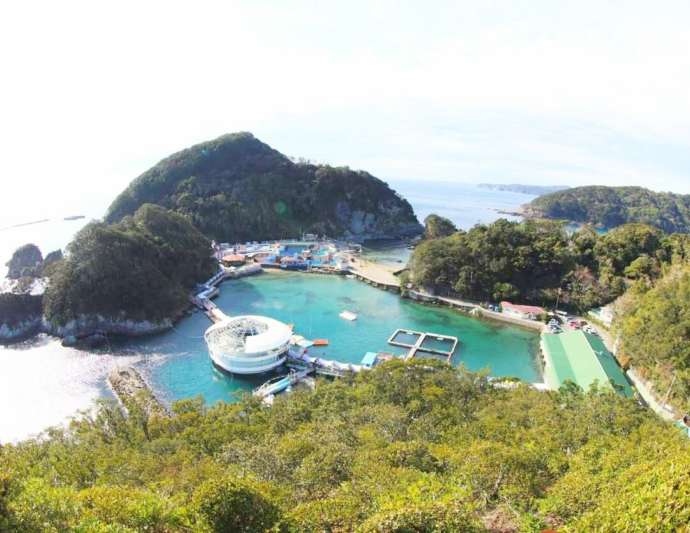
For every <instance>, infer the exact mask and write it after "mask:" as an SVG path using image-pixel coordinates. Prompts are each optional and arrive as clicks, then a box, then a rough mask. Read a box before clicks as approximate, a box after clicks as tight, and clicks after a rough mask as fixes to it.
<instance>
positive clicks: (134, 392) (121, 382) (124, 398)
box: [108, 366, 168, 416]
mask: <svg viewBox="0 0 690 533" xmlns="http://www.w3.org/2000/svg"><path fill="white" fill-rule="evenodd" d="M108 383H109V384H110V388H111V389H112V391H113V393H114V394H115V396H116V397H117V399H118V400H119V401H120V404H121V405H122V406H123V407H124V408H125V410H126V411H127V412H128V413H130V414H131V411H132V409H133V408H138V409H141V410H142V411H143V412H144V413H146V414H147V415H148V416H152V415H156V416H167V415H168V410H167V409H166V408H165V406H164V405H163V403H161V401H160V400H159V399H158V398H157V397H156V395H155V394H154V393H153V391H152V390H151V387H149V385H148V383H146V381H145V380H144V378H142V377H141V374H139V372H137V370H136V369H134V368H133V367H131V366H126V367H119V368H114V369H113V370H112V371H111V372H110V374H109V375H108Z"/></svg>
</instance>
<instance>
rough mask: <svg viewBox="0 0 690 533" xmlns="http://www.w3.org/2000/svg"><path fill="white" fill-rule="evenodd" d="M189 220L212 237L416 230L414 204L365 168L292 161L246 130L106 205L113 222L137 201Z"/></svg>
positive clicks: (166, 164) (189, 154) (371, 235)
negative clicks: (173, 212) (358, 168)
mask: <svg viewBox="0 0 690 533" xmlns="http://www.w3.org/2000/svg"><path fill="white" fill-rule="evenodd" d="M146 202H148V203H155V204H159V205H162V206H164V207H167V208H169V209H172V210H174V211H177V212H179V213H182V214H184V215H185V216H187V217H189V219H190V220H191V221H192V223H193V224H194V225H195V226H196V227H197V228H198V229H199V230H201V231H202V233H204V234H205V235H207V236H208V237H211V238H214V239H216V240H218V241H226V242H241V241H247V240H263V239H278V238H286V237H296V236H298V235H301V234H302V233H305V232H307V233H316V234H327V235H329V236H332V237H339V238H347V239H353V240H358V241H362V240H366V239H386V238H398V237H406V236H414V235H418V234H420V233H421V232H422V230H423V228H422V226H421V225H420V224H419V222H418V221H417V218H416V217H415V215H414V212H413V210H412V207H411V206H410V204H409V203H408V202H407V200H405V199H403V198H402V197H401V196H399V195H398V194H396V193H395V192H394V191H393V190H391V189H390V188H389V187H388V185H387V184H386V183H385V182H383V181H381V180H380V179H378V178H375V177H374V176H372V175H371V174H369V173H367V172H364V171H354V170H350V169H349V168H346V167H338V168H336V167H331V166H325V165H313V164H309V163H295V162H293V161H291V160H290V159H289V158H288V157H286V156H284V155H283V154H281V153H280V152H278V151H276V150H274V149H273V148H271V147H270V146H268V145H266V144H264V143H262V142H261V141H259V140H258V139H256V138H255V137H254V136H253V135H251V134H250V133H235V134H230V135H224V136H222V137H219V138H218V139H215V140H213V141H210V142H205V143H202V144H198V145H196V146H193V147H191V148H188V149H186V150H182V151H181V152H178V153H176V154H173V155H171V156H170V157H168V158H166V159H164V160H162V161H161V162H160V163H158V164H157V165H156V166H154V167H153V168H151V169H149V170H148V171H146V172H145V173H144V174H142V175H141V176H139V177H138V178H137V179H136V180H134V181H133V182H132V183H131V185H130V186H129V187H128V188H127V189H126V190H125V191H124V192H122V194H120V195H119V196H118V197H117V199H116V200H115V201H114V202H113V203H112V205H111V206H110V209H109V210H108V214H107V216H106V220H107V221H109V222H116V221H118V220H121V219H122V218H123V217H124V216H127V215H130V214H132V213H133V212H134V211H136V209H137V208H138V207H139V206H141V205H142V204H143V203H146Z"/></svg>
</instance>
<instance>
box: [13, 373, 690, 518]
mask: <svg viewBox="0 0 690 533" xmlns="http://www.w3.org/2000/svg"><path fill="white" fill-rule="evenodd" d="M173 411H174V414H173V415H172V416H171V417H169V418H161V417H156V418H152V419H151V420H150V421H149V424H148V425H147V427H146V431H144V428H143V426H142V424H141V420H138V419H136V418H132V417H130V418H126V417H123V416H122V415H121V414H120V412H119V409H118V408H117V406H116V405H113V404H111V403H104V404H102V405H101V406H100V408H99V410H98V411H97V412H94V413H89V414H85V415H83V417H82V418H81V419H80V420H78V421H76V422H74V423H73V424H72V426H71V427H70V428H69V429H68V430H56V431H53V432H52V433H51V434H50V435H47V436H46V437H45V438H43V439H40V440H35V441H27V442H24V443H20V444H18V445H16V446H13V445H5V446H3V447H0V524H1V525H2V526H3V527H8V525H9V529H10V530H14V531H32V530H36V529H37V528H38V530H47V531H63V530H67V531H69V530H80V529H79V528H81V530H84V531H92V530H95V531H101V530H103V531H142V530H146V531H161V532H162V531H166V532H169V531H199V530H201V531H204V530H211V531H266V530H268V529H270V528H273V531H289V532H298V531H299V532H302V531H313V532H320V531H334V532H345V531H366V532H370V531H399V532H407V531H415V532H418V531H448V532H450V531H483V530H484V528H485V524H486V523H495V522H496V520H497V517H498V519H500V521H501V523H503V525H504V526H505V527H507V528H513V529H517V528H518V527H526V528H527V530H540V529H547V528H548V527H555V528H557V529H558V530H561V529H566V530H567V529H568V528H570V529H572V530H579V531H583V530H592V529H594V530H602V531H610V530H619V531H620V530H626V529H634V528H635V527H637V528H638V529H640V530H644V531H659V530H668V529H670V526H669V527H667V524H671V525H675V526H677V527H682V524H683V522H682V520H685V519H687V516H686V514H687V513H686V510H687V505H686V504H687V501H686V498H687V492H688V490H690V479H689V478H688V474H687V473H688V464H687V457H688V456H690V455H689V454H688V452H689V451H690V448H688V446H689V445H688V441H687V439H685V438H684V437H682V436H681V434H680V432H678V431H677V430H676V429H675V428H673V427H670V426H668V425H666V424H664V423H663V422H661V421H659V420H657V419H656V418H654V417H653V415H652V414H651V413H650V412H648V411H646V410H645V409H643V408H641V407H640V406H639V405H637V404H636V403H635V402H633V401H632V400H629V399H625V398H623V397H620V396H618V395H616V394H612V393H608V392H604V391H596V390H593V391H590V392H588V393H584V392H583V391H581V390H578V389H577V388H576V387H569V388H565V389H562V390H561V391H559V392H549V393H543V392H537V391H534V390H532V389H529V388H528V387H526V386H517V387H516V388H515V389H512V390H504V389H497V388H493V387H492V386H490V384H489V382H488V381H487V379H486V378H485V377H482V376H480V375H476V374H470V373H467V372H465V371H463V370H457V369H452V368H450V367H447V366H445V365H442V364H440V363H437V362H431V361H421V360H420V361H412V362H410V363H405V362H402V361H392V362H390V363H387V364H385V365H382V366H381V367H378V368H376V369H375V370H373V371H371V372H368V373H364V374H362V375H359V376H357V377H356V378H354V380H353V382H348V381H336V382H327V381H320V382H319V384H318V386H317V387H316V390H314V391H296V392H293V393H292V394H290V395H289V396H286V397H279V398H277V399H276V401H275V402H274V404H273V407H271V408H268V407H265V406H263V405H262V404H261V403H260V402H259V401H258V400H256V399H255V398H252V397H246V398H244V399H243V400H242V401H240V402H239V403H237V404H226V403H219V404H217V405H215V406H213V407H205V406H204V404H203V402H201V401H199V400H184V401H182V402H178V403H177V404H175V406H174V408H173ZM621 494H624V495H625V497H624V498H622V497H621ZM684 513H685V514H684ZM3 520H4V522H3ZM106 524H107V526H108V527H109V528H110V529H105V525H106ZM527 526H529V527H527ZM32 528H33V529H32ZM89 528H91V529H89ZM99 528H100V529H99Z"/></svg>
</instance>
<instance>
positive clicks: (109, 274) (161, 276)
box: [44, 204, 215, 325]
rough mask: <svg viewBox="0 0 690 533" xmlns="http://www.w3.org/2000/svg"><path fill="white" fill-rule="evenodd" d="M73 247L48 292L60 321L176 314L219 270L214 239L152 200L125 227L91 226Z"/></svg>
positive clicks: (47, 301) (52, 313) (47, 306)
mask: <svg viewBox="0 0 690 533" xmlns="http://www.w3.org/2000/svg"><path fill="white" fill-rule="evenodd" d="M67 251H68V255H67V257H66V258H65V259H63V260H62V261H60V262H58V263H56V264H55V268H54V270H53V273H52V275H51V279H50V284H49V286H48V289H47V290H46V294H45V297H44V310H45V315H46V317H47V318H48V319H49V320H50V321H51V322H53V323H55V324H59V325H63V324H65V323H66V322H68V321H70V320H72V319H75V318H78V317H81V316H83V315H87V316H92V315H100V316H103V317H107V318H114V319H134V320H152V321H157V320H160V319H163V318H172V317H175V316H176V315H177V314H178V313H180V312H181V311H182V310H183V309H184V308H185V307H186V306H187V305H188V295H189V290H190V289H191V288H192V287H193V286H194V285H195V284H196V283H198V282H201V281H205V280H206V279H208V278H209V277H210V276H211V275H212V274H213V272H214V270H215V266H214V265H215V262H214V260H213V258H212V257H211V249H210V242H209V241H208V240H207V239H206V238H205V237H204V236H203V235H202V234H201V233H199V231H198V230H196V229H195V228H194V227H193V226H192V225H191V224H190V223H189V221H188V220H187V219H186V218H185V217H183V216H182V215H179V214H177V213H173V212H171V211H168V210H166V209H164V208H162V207H159V206H154V205H150V204H146V205H143V206H142V207H140V208H139V209H138V210H137V212H136V213H135V214H134V215H133V216H132V217H126V218H125V219H123V220H122V221H121V222H120V223H118V224H112V225H108V224H105V223H103V222H93V223H91V224H89V225H87V226H86V227H84V228H83V229H82V230H81V231H80V232H79V233H78V234H77V236H76V237H75V239H74V240H73V241H72V242H71V243H70V244H69V246H68V248H67Z"/></svg>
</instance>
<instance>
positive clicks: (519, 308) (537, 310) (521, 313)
mask: <svg viewBox="0 0 690 533" xmlns="http://www.w3.org/2000/svg"><path fill="white" fill-rule="evenodd" d="M501 309H502V310H503V312H504V313H505V314H506V315H510V316H514V317H515V318H522V319H525V320H536V319H537V318H539V315H542V314H544V313H545V312H546V311H544V308H543V307H539V306H537V305H518V304H512V303H510V302H501Z"/></svg>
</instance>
